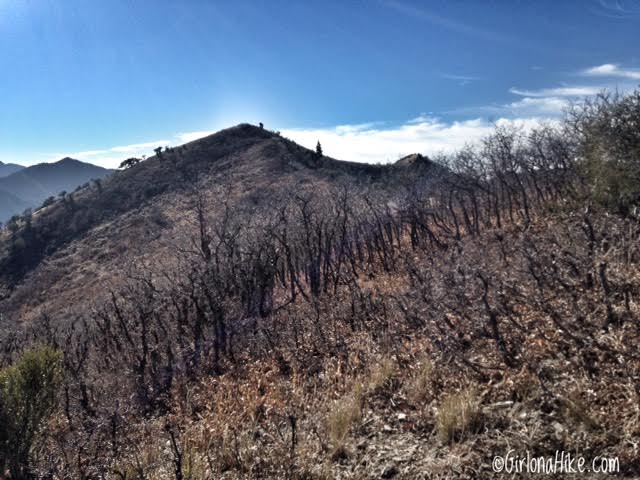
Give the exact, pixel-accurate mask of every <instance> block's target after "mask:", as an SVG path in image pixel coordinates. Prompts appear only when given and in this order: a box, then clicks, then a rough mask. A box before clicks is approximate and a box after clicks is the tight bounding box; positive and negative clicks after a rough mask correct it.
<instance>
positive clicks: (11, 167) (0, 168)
mask: <svg viewBox="0 0 640 480" xmlns="http://www.w3.org/2000/svg"><path fill="white" fill-rule="evenodd" d="M23 168H24V167H23V166H22V165H16V164H15V163H2V162H0V178H2V177H7V176H9V175H11V174H12V173H16V172H17V171H19V170H22V169H23Z"/></svg>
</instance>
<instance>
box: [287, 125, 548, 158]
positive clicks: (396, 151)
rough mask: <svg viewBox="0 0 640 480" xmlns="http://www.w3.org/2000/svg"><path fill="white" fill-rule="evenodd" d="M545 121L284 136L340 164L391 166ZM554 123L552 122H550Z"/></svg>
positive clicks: (298, 130)
mask: <svg viewBox="0 0 640 480" xmlns="http://www.w3.org/2000/svg"><path fill="white" fill-rule="evenodd" d="M541 121H547V119H542V118H518V119H508V118H500V119H499V120H497V121H496V122H489V121H488V120H486V119H483V118H475V119H471V120H465V121H454V122H446V121H444V120H441V119H439V118H437V117H428V116H426V115H422V116H420V117H418V118H417V119H413V120H409V121H407V122H405V123H403V124H401V125H397V126H388V127H381V126H378V127H377V128H372V127H367V126H357V125H351V126H350V128H345V126H344V125H342V126H339V127H326V128H309V129H304V128H293V129H285V130H283V131H282V134H283V135H284V136H285V137H287V138H290V139H291V140H293V141H295V142H297V143H299V144H301V145H303V146H305V147H307V148H314V147H315V145H316V142H318V141H320V143H321V144H322V147H323V151H324V152H325V153H326V154H327V155H329V156H332V157H335V158H339V159H341V160H351V161H356V162H366V163H388V162H393V161H395V160H397V159H398V158H400V157H403V156H405V155H409V154H411V153H422V154H426V155H431V156H433V155H436V154H438V153H447V152H453V151H455V150H457V149H459V148H462V147H464V146H465V145H466V144H472V143H476V142H478V141H480V140H481V139H482V138H484V137H485V136H486V135H488V134H489V133H491V132H492V131H493V128H494V126H495V125H496V124H497V125H505V126H506V125H514V126H518V127H521V128H525V129H529V128H531V127H533V126H534V125H539V124H540V122H541ZM548 121H551V120H548Z"/></svg>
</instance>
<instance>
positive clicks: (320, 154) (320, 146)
mask: <svg viewBox="0 0 640 480" xmlns="http://www.w3.org/2000/svg"><path fill="white" fill-rule="evenodd" d="M316 155H317V156H318V157H322V145H320V140H318V143H317V144H316Z"/></svg>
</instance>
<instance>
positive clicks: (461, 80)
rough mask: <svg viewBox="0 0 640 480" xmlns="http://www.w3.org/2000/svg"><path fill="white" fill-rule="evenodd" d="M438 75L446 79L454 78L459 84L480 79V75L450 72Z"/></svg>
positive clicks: (466, 83)
mask: <svg viewBox="0 0 640 480" xmlns="http://www.w3.org/2000/svg"><path fill="white" fill-rule="evenodd" d="M440 76H441V77H442V78H446V79H447V80H454V81H456V82H458V84H459V85H462V86H464V85H468V84H469V83H471V82H476V81H478V80H480V77H474V76H471V75H456V74H452V73H441V74H440Z"/></svg>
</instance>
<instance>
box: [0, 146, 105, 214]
mask: <svg viewBox="0 0 640 480" xmlns="http://www.w3.org/2000/svg"><path fill="white" fill-rule="evenodd" d="M111 172H112V170H108V169H106V168H102V167H98V166H96V165H92V164H90V163H84V162H81V161H79V160H74V159H72V158H68V157H67V158H63V159H62V160H60V161H58V162H55V163H41V164H38V165H33V166H31V167H22V166H20V165H14V164H4V163H0V221H2V222H5V221H7V220H8V219H9V218H11V216H12V215H15V214H18V213H22V212H23V211H24V210H25V209H27V208H36V207H39V206H40V205H41V204H42V202H43V201H44V200H45V199H46V198H48V197H50V196H56V195H58V194H59V193H60V192H61V191H63V190H65V191H73V190H74V189H75V188H76V187H78V186H79V185H82V184H84V183H86V182H88V181H89V180H92V179H101V178H104V177H106V176H107V175H109V174H110V173H111Z"/></svg>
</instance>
